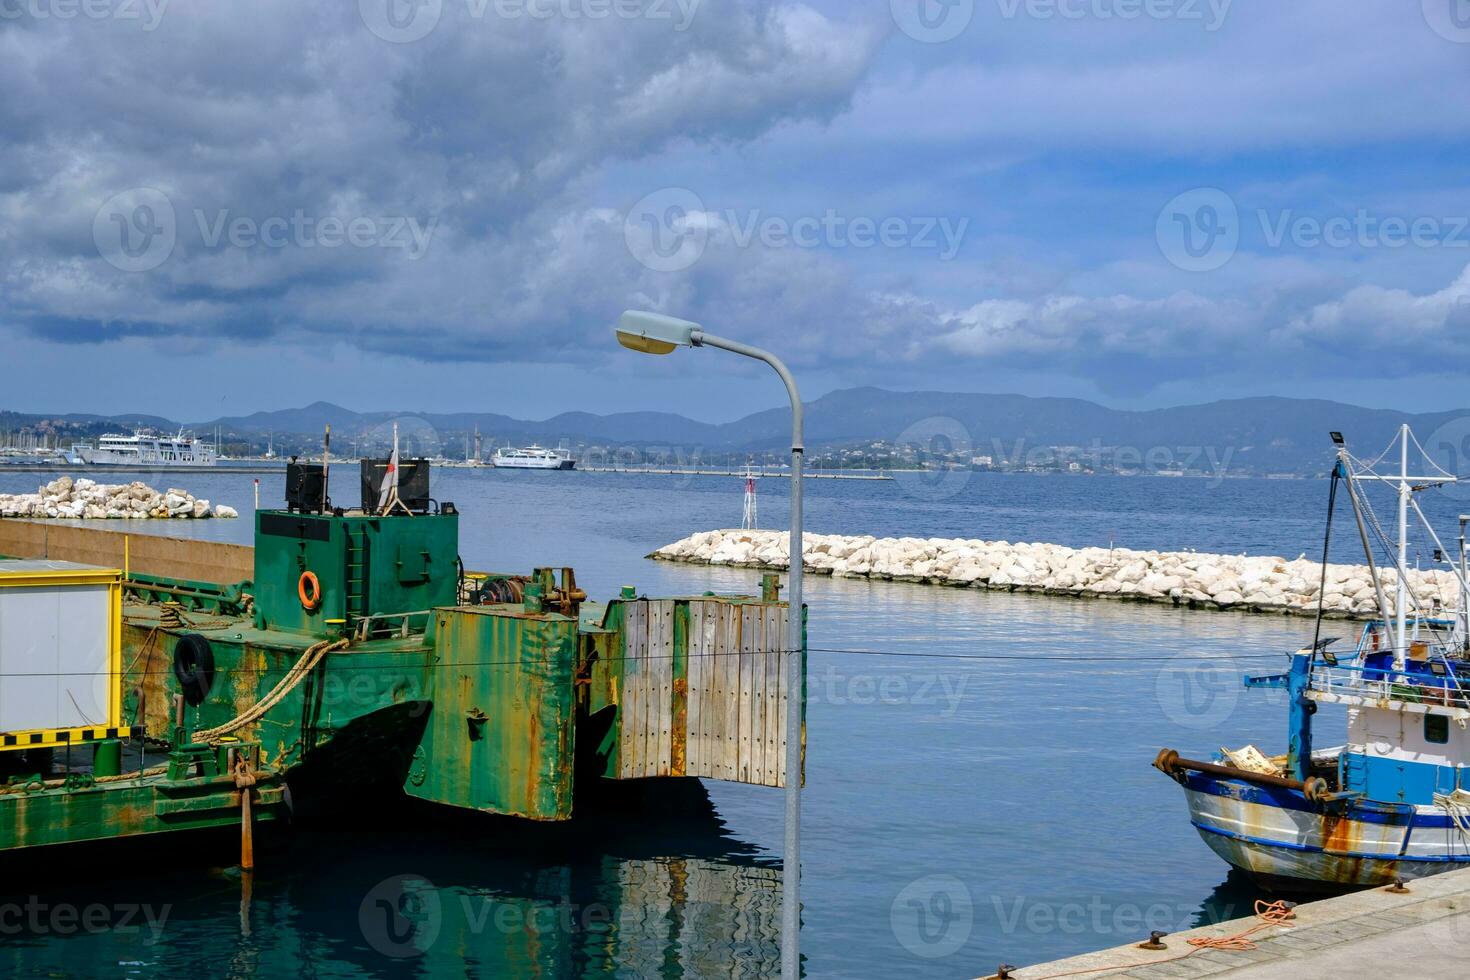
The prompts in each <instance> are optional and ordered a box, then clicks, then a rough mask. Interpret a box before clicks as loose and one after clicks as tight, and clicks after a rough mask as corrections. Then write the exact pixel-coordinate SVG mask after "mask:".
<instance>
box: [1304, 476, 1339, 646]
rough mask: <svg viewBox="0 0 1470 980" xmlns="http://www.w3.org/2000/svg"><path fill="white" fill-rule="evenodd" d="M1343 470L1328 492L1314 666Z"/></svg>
mask: <svg viewBox="0 0 1470 980" xmlns="http://www.w3.org/2000/svg"><path fill="white" fill-rule="evenodd" d="M1341 470H1342V467H1341V466H1334V467H1333V468H1332V488H1331V489H1330V490H1328V491H1327V530H1326V531H1325V532H1324V533H1323V535H1322V581H1321V583H1320V584H1319V585H1318V586H1317V624H1316V627H1315V628H1314V630H1313V632H1312V658H1311V663H1312V664H1315V663H1316V661H1317V647H1318V645H1319V644H1320V643H1321V642H1322V618H1323V617H1324V616H1326V615H1327V559H1328V556H1329V555H1330V554H1331V552H1332V515H1333V512H1334V510H1335V509H1336V506H1337V481H1338V479H1339V474H1340V472H1341Z"/></svg>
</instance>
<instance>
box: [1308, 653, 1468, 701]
mask: <svg viewBox="0 0 1470 980" xmlns="http://www.w3.org/2000/svg"><path fill="white" fill-rule="evenodd" d="M1440 662H1441V663H1443V664H1444V668H1445V673H1444V675H1443V676H1440V675H1437V674H1425V673H1420V672H1408V671H1400V670H1395V669H1394V668H1393V667H1392V666H1383V667H1368V666H1361V667H1359V666H1348V665H1346V664H1337V665H1329V664H1318V665H1317V666H1316V667H1314V668H1312V676H1311V679H1310V681H1309V682H1308V685H1307V688H1308V690H1310V691H1314V692H1317V693H1319V694H1331V695H1340V696H1348V697H1359V698H1370V699H1372V700H1376V701H1402V702H1406V703H1410V704H1426V705H1440V706H1442V707H1446V708H1470V691H1467V690H1466V687H1465V679H1462V678H1461V677H1459V676H1458V675H1457V674H1456V673H1455V670H1454V668H1453V666H1452V665H1451V664H1450V663H1449V662H1448V661H1446V660H1443V659H1441V661H1440Z"/></svg>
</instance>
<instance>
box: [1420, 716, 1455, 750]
mask: <svg viewBox="0 0 1470 980" xmlns="http://www.w3.org/2000/svg"><path fill="white" fill-rule="evenodd" d="M1449 740H1450V720H1449V718H1447V717H1445V716H1444V715H1425V716H1424V741H1426V742H1433V743H1434V744H1435V745H1443V744H1445V743H1446V742H1448V741H1449Z"/></svg>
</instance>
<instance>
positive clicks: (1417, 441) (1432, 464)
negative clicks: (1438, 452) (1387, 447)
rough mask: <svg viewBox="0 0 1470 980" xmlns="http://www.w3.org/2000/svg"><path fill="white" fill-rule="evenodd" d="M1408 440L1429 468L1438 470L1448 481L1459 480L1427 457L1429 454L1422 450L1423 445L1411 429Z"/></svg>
mask: <svg viewBox="0 0 1470 980" xmlns="http://www.w3.org/2000/svg"><path fill="white" fill-rule="evenodd" d="M1409 438H1410V439H1412V440H1414V446H1415V447H1416V448H1417V449H1418V450H1419V455H1420V456H1421V457H1423V459H1424V462H1426V463H1428V464H1429V465H1430V466H1433V467H1434V468H1435V469H1437V470H1439V472H1440V473H1441V474H1442V475H1444V476H1446V477H1448V478H1449V479H1451V480H1457V479H1459V478H1458V477H1456V476H1455V475H1454V474H1453V473H1451V472H1449V471H1448V470H1446V469H1445V468H1444V467H1443V466H1440V465H1439V464H1438V463H1436V462H1435V461H1434V460H1433V459H1432V458H1431V457H1430V455H1429V452H1428V450H1426V449H1425V448H1424V445H1423V443H1421V442H1420V441H1419V437H1418V436H1416V435H1414V430H1413V429H1410V430H1409Z"/></svg>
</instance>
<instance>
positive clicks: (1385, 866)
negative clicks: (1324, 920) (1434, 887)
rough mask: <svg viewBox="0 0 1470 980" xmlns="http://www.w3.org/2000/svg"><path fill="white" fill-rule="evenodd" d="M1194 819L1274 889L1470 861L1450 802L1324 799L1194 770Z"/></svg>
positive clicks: (1401, 875) (1218, 847) (1309, 887)
mask: <svg viewBox="0 0 1470 980" xmlns="http://www.w3.org/2000/svg"><path fill="white" fill-rule="evenodd" d="M1181 783H1182V785H1183V787H1184V791H1185V797H1186V799H1187V802H1188V804H1189V815H1190V821H1191V822H1192V823H1193V824H1194V826H1195V829H1196V830H1198V831H1199V834H1200V837H1201V838H1203V839H1204V842H1205V843H1206V844H1208V845H1209V847H1210V849H1211V850H1213V851H1214V852H1215V853H1216V854H1218V855H1219V856H1220V857H1221V858H1222V859H1224V860H1225V861H1226V862H1227V863H1229V864H1230V865H1232V866H1234V867H1236V868H1239V869H1240V870H1241V871H1243V872H1245V873H1246V874H1248V875H1250V876H1251V877H1252V878H1254V879H1255V880H1256V881H1257V882H1259V883H1260V884H1261V885H1263V886H1264V887H1266V888H1269V889H1272V890H1275V891H1290V892H1302V891H1321V890H1337V889H1343V888H1354V887H1372V886H1377V885H1389V884H1392V883H1393V882H1395V881H1398V880H1404V881H1408V880H1412V879H1414V878H1424V877H1428V876H1430V875H1436V874H1439V873H1441V872H1444V871H1453V870H1455V869H1457V868H1464V867H1470V848H1467V842H1466V840H1465V837H1464V835H1462V834H1461V833H1460V831H1459V830H1458V828H1456V826H1455V824H1454V821H1453V820H1451V819H1450V818H1449V816H1448V815H1446V814H1445V812H1444V811H1443V810H1440V809H1438V808H1435V807H1415V806H1412V805H1408V804H1397V803H1375V802H1372V801H1343V802H1339V803H1335V804H1325V805H1324V804H1319V803H1315V802H1313V801H1310V800H1307V799H1306V798H1305V797H1304V796H1303V795H1302V794H1301V793H1300V792H1299V791H1297V790H1289V789H1278V788H1274V787H1264V786H1259V785H1255V784H1252V783H1247V782H1245V781H1243V780H1234V779H1219V778H1216V777H1213V776H1209V775H1206V774H1203V773H1189V774H1187V775H1186V776H1184V777H1183V778H1182V779H1181Z"/></svg>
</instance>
